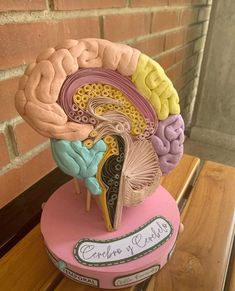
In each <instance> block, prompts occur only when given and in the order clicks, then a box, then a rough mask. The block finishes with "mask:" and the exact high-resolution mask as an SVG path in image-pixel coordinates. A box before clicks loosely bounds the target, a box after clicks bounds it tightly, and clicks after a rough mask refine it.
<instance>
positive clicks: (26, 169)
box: [0, 148, 55, 208]
mask: <svg viewBox="0 0 235 291" xmlns="http://www.w3.org/2000/svg"><path fill="white" fill-rule="evenodd" d="M54 168H55V162H54V160H53V158H52V155H51V151H50V149H49V148H48V149H46V150H44V151H42V152H40V153H39V154H38V155H36V156H35V157H33V158H32V159H31V160H29V161H27V162H26V163H25V164H23V165H22V166H21V167H19V168H15V169H12V170H10V171H8V172H6V173H5V174H3V175H1V176H0V185H1V188H0V208H1V207H3V206H4V205H6V204H7V203H8V202H10V201H11V200H13V199H14V198H15V197H16V196H18V195H19V194H21V193H22V192H23V191H25V190H26V189H27V188H29V187H30V186H32V185H33V184H34V183H36V182H37V181H38V180H40V179H41V178H42V177H44V176H45V175H46V174H48V173H49V172H51V171H52V170H53V169H54Z"/></svg>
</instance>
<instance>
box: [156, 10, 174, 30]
mask: <svg viewBox="0 0 235 291" xmlns="http://www.w3.org/2000/svg"><path fill="white" fill-rule="evenodd" d="M178 25H179V13H178V11H159V12H155V13H154V14H153V20H152V26H151V31H152V32H158V31H162V30H166V29H170V28H175V27H177V26H178Z"/></svg>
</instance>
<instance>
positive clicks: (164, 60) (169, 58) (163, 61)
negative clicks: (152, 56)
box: [157, 51, 175, 70]
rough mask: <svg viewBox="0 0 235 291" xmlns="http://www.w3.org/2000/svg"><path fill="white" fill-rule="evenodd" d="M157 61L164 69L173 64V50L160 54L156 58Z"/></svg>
mask: <svg viewBox="0 0 235 291" xmlns="http://www.w3.org/2000/svg"><path fill="white" fill-rule="evenodd" d="M157 62H158V63H159V64H160V65H161V66H162V67H163V69H164V70H167V69H168V68H170V67H171V66H173V65H174V64H175V51H173V52H169V53H167V54H164V55H163V56H160V57H159V58H158V59H157Z"/></svg>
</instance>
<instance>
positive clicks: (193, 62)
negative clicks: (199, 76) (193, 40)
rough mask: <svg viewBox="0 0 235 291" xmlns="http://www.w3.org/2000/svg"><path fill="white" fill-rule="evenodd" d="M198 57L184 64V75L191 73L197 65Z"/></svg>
mask: <svg viewBox="0 0 235 291" xmlns="http://www.w3.org/2000/svg"><path fill="white" fill-rule="evenodd" d="M197 57H198V55H197V54H195V55H193V56H192V57H190V58H188V59H187V60H185V61H184V62H183V68H182V72H183V74H184V73H186V72H188V71H190V70H191V69H192V68H193V67H194V66H195V65H196V63H197V59H198V58H197Z"/></svg>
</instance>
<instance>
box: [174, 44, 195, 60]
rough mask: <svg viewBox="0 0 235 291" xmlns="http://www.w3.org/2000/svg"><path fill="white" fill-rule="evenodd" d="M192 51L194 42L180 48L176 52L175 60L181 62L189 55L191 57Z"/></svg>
mask: <svg viewBox="0 0 235 291" xmlns="http://www.w3.org/2000/svg"><path fill="white" fill-rule="evenodd" d="M192 53H193V43H190V44H187V45H185V46H183V47H181V48H179V49H178V50H177V51H176V52H175V61H176V62H180V61H182V60H184V59H186V58H187V57H189V56H190V55H192Z"/></svg>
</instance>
